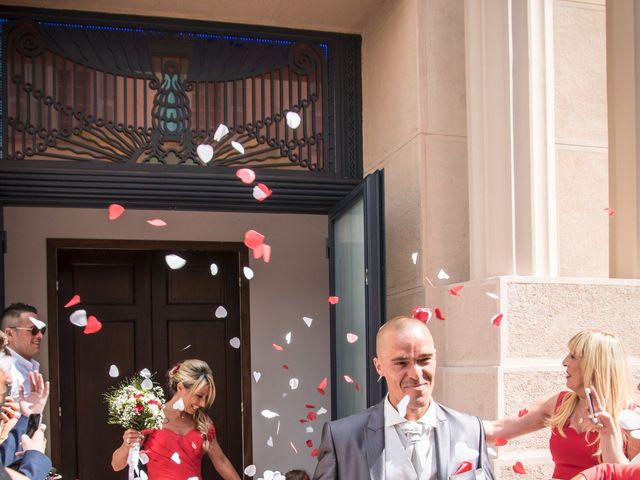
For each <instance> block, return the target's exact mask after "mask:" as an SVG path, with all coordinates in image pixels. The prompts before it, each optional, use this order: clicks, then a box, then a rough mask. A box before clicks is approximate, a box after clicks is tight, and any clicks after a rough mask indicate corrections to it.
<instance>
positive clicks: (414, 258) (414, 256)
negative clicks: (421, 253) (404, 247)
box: [411, 252, 418, 265]
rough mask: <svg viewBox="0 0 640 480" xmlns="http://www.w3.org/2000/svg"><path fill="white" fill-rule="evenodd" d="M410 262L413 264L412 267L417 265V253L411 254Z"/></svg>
mask: <svg viewBox="0 0 640 480" xmlns="http://www.w3.org/2000/svg"><path fill="white" fill-rule="evenodd" d="M411 261H412V262H413V264H414V265H415V264H416V263H418V252H413V253H412V254H411Z"/></svg>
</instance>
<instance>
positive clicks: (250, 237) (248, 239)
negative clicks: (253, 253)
mask: <svg viewBox="0 0 640 480" xmlns="http://www.w3.org/2000/svg"><path fill="white" fill-rule="evenodd" d="M262 242H264V235H262V234H261V233H259V232H256V231H255V230H247V231H246V232H245V233H244V244H245V245H246V246H247V247H249V248H256V247H257V246H258V245H261V244H262Z"/></svg>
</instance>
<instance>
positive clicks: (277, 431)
mask: <svg viewBox="0 0 640 480" xmlns="http://www.w3.org/2000/svg"><path fill="white" fill-rule="evenodd" d="M276 435H280V420H278V427H277V428H276Z"/></svg>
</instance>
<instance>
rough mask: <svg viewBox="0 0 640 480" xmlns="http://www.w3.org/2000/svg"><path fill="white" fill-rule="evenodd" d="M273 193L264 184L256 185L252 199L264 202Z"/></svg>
mask: <svg viewBox="0 0 640 480" xmlns="http://www.w3.org/2000/svg"><path fill="white" fill-rule="evenodd" d="M272 193H273V191H272V190H270V189H269V187H267V186H266V185H265V184H264V183H258V184H257V185H256V186H255V187H253V198H255V199H256V200H257V201H259V202H264V201H265V200H266V199H267V198H269V197H270V196H271V194H272Z"/></svg>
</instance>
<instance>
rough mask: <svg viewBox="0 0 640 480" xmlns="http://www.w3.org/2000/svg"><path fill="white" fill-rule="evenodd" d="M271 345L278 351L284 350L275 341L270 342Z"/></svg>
mask: <svg viewBox="0 0 640 480" xmlns="http://www.w3.org/2000/svg"><path fill="white" fill-rule="evenodd" d="M271 346H272V347H273V348H275V349H276V350H277V351H278V352H281V351H283V350H284V348H282V347H281V346H280V345H278V344H277V343H272V344H271Z"/></svg>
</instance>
